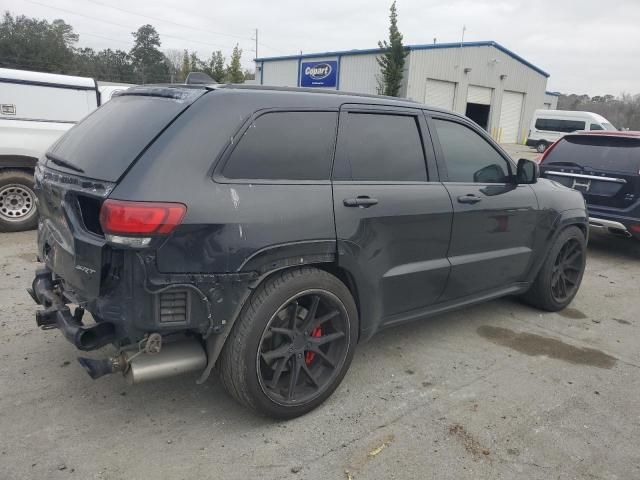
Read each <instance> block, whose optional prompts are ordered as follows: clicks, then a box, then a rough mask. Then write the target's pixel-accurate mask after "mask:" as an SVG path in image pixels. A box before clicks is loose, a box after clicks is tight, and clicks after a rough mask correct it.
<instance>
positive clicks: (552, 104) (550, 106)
mask: <svg viewBox="0 0 640 480" xmlns="http://www.w3.org/2000/svg"><path fill="white" fill-rule="evenodd" d="M542 108H546V109H547V110H557V109H558V96H557V95H549V94H548V93H545V95H544V107H542Z"/></svg>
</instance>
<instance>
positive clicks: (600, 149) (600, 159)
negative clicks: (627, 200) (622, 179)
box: [544, 135, 640, 175]
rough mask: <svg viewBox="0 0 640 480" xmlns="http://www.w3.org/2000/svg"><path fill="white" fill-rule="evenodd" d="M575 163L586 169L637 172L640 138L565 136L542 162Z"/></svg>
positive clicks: (638, 170)
mask: <svg viewBox="0 0 640 480" xmlns="http://www.w3.org/2000/svg"><path fill="white" fill-rule="evenodd" d="M553 164H557V165H562V164H568V165H571V166H572V165H575V164H578V165H580V166H582V167H584V168H585V169H586V170H596V171H602V172H620V173H629V174H633V175H637V174H638V173H640V139H638V138H616V137H607V136H601V135H598V136H587V135H584V136H569V137H564V139H563V140H562V141H560V142H558V144H557V145H556V146H555V147H554V148H553V150H551V151H550V152H549V155H548V156H547V158H545V160H544V165H545V166H547V165H553Z"/></svg>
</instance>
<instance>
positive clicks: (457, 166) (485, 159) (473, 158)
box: [433, 119, 511, 183]
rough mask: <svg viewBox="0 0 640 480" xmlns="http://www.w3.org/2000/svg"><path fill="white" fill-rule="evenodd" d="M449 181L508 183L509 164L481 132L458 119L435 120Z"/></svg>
mask: <svg viewBox="0 0 640 480" xmlns="http://www.w3.org/2000/svg"><path fill="white" fill-rule="evenodd" d="M433 123H434V124H435V126H436V132H437V133H438V141H439V142H440V148H441V149H442V155H443V156H444V162H445V164H446V166H447V174H448V177H449V182H462V183H507V182H508V181H509V177H510V175H511V170H510V168H509V163H508V162H507V161H506V160H505V159H504V158H503V157H502V155H500V154H499V153H498V152H497V151H496V150H495V149H494V148H493V147H492V146H491V145H490V144H489V143H488V142H487V141H486V140H485V139H484V138H482V137H481V136H480V135H479V134H478V133H476V132H475V131H473V130H472V129H470V128H469V127H466V126H464V125H461V124H459V123H456V122H450V121H447V120H437V119H434V121H433Z"/></svg>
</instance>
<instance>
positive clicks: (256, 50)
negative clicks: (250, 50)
mask: <svg viewBox="0 0 640 480" xmlns="http://www.w3.org/2000/svg"><path fill="white" fill-rule="evenodd" d="M251 40H255V41H256V49H255V52H256V58H258V29H257V28H256V36H255V37H254V38H252V39H251Z"/></svg>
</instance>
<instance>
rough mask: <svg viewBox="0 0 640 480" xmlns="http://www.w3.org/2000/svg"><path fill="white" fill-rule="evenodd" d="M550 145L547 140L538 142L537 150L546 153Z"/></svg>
mask: <svg viewBox="0 0 640 480" xmlns="http://www.w3.org/2000/svg"><path fill="white" fill-rule="evenodd" d="M548 146H549V145H548V144H547V142H538V143H537V144H536V151H537V152H538V153H544V151H545V150H546V149H547V147H548Z"/></svg>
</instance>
